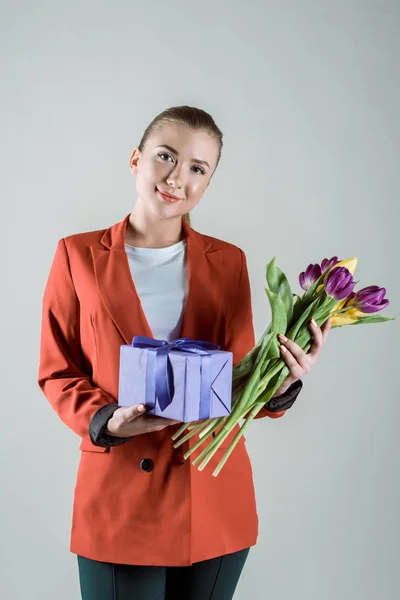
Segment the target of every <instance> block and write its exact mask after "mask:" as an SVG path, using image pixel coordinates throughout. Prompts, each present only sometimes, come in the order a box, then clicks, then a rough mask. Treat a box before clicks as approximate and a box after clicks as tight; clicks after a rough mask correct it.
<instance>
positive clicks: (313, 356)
mask: <svg viewBox="0 0 400 600" xmlns="http://www.w3.org/2000/svg"><path fill="white" fill-rule="evenodd" d="M314 323H315V321H314ZM331 325H332V317H329V319H328V320H327V321H325V323H324V325H323V326H322V329H321V328H320V327H318V325H317V324H316V323H315V325H314V324H313V321H310V328H311V331H312V333H313V337H314V342H313V345H312V346H311V348H310V350H309V352H308V353H307V354H306V353H305V352H304V350H302V349H301V348H300V346H299V345H298V344H296V343H295V342H293V341H292V340H289V339H287V338H285V337H284V336H282V335H279V336H278V337H279V339H280V341H281V343H282V346H281V347H280V350H281V353H282V357H283V360H284V361H285V363H286V364H287V366H288V367H289V369H290V374H289V375H288V376H287V377H286V379H285V381H284V382H283V383H282V385H281V386H280V387H279V388H278V389H277V390H276V392H275V394H274V395H273V396H272V397H273V398H275V397H276V396H279V395H280V394H284V393H285V392H286V390H287V389H288V388H289V387H290V386H291V385H292V384H293V383H294V382H295V381H298V380H299V379H301V377H303V375H306V374H307V373H309V372H310V370H311V367H312V366H313V365H314V364H315V363H316V362H317V359H318V356H319V353H320V352H321V350H322V348H323V346H324V344H325V342H326V339H327V337H328V333H329V331H330V329H331Z"/></svg>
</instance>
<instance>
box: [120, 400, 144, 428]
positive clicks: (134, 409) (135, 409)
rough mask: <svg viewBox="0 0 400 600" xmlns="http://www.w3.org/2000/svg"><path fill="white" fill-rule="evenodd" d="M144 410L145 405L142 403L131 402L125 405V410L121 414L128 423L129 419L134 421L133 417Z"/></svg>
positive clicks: (138, 415) (139, 414)
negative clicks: (131, 403)
mask: <svg viewBox="0 0 400 600" xmlns="http://www.w3.org/2000/svg"><path fill="white" fill-rule="evenodd" d="M145 412H146V407H145V406H144V404H133V405H132V406H127V407H126V412H124V414H123V415H122V416H123V417H124V419H123V420H124V421H127V422H128V423H129V422H130V421H134V420H135V419H137V418H138V417H140V416H141V415H143V413H145Z"/></svg>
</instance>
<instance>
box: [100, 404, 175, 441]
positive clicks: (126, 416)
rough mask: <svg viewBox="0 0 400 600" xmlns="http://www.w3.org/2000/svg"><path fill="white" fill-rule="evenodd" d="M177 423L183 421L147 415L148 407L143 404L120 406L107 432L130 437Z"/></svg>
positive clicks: (109, 423)
mask: <svg viewBox="0 0 400 600" xmlns="http://www.w3.org/2000/svg"><path fill="white" fill-rule="evenodd" d="M177 423H181V421H175V420H174V419H165V418H164V417H157V416H155V415H147V414H146V407H145V406H144V405H143V404H134V405H133V406H121V407H120V408H118V409H117V410H116V411H115V412H114V414H113V416H112V417H111V419H110V420H109V421H108V423H107V428H106V430H105V433H106V434H108V435H115V436H116V437H130V436H132V435H140V434H141V433H150V432H151V431H161V429H164V428H165V427H169V426H170V425H176V424H177Z"/></svg>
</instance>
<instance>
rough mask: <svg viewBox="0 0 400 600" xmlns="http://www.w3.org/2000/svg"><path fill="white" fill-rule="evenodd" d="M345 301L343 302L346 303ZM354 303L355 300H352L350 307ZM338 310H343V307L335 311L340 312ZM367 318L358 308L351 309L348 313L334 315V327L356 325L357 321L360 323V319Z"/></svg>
mask: <svg viewBox="0 0 400 600" xmlns="http://www.w3.org/2000/svg"><path fill="white" fill-rule="evenodd" d="M345 300H346V299H345ZM345 300H344V301H345ZM344 301H343V300H342V301H341V302H344ZM352 302H353V299H352V300H350V302H349V306H350V305H351V303H352ZM338 308H342V307H336V308H335V309H334V310H338ZM365 316H366V315H365V314H364V313H362V312H360V311H359V310H357V309H356V308H349V310H346V312H342V313H339V314H337V315H333V317H332V326H335V325H336V326H338V325H340V326H343V325H350V324H351V323H355V322H356V321H358V319H359V318H360V317H365Z"/></svg>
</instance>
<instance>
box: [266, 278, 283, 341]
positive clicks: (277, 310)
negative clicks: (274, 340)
mask: <svg viewBox="0 0 400 600" xmlns="http://www.w3.org/2000/svg"><path fill="white" fill-rule="evenodd" d="M265 293H266V294H267V296H268V300H269V303H270V306H271V312H272V322H271V329H273V330H274V331H276V333H286V328H287V316H286V308H285V305H284V303H283V301H282V300H281V298H280V297H279V296H278V295H277V294H275V293H274V292H271V291H270V290H269V289H268V288H265Z"/></svg>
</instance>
